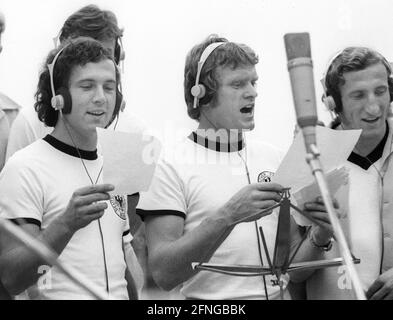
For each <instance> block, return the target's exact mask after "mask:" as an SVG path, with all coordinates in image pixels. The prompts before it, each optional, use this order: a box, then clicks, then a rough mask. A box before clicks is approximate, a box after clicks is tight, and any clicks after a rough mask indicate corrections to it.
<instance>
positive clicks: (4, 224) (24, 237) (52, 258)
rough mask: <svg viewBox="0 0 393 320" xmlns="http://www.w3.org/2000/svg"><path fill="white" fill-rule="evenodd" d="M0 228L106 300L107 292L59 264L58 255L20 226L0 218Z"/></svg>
mask: <svg viewBox="0 0 393 320" xmlns="http://www.w3.org/2000/svg"><path fill="white" fill-rule="evenodd" d="M0 229H2V230H3V231H5V232H7V233H8V234H9V235H10V236H12V237H13V238H14V239H16V240H18V241H20V242H22V243H23V244H24V245H26V246H27V247H28V248H30V249H31V250H32V251H34V252H35V253H36V254H37V255H38V256H40V257H41V258H42V259H44V260H45V261H46V262H48V263H49V264H50V265H53V266H56V267H57V268H59V270H60V271H62V272H63V273H64V274H65V275H66V276H67V277H68V278H69V279H70V280H72V281H74V282H75V283H76V284H78V285H79V286H80V287H82V288H84V289H85V290H87V291H88V292H89V293H90V294H92V295H93V296H94V297H95V298H96V299H99V300H108V299H109V297H108V293H106V292H105V291H103V290H102V289H101V288H99V287H97V285H96V284H94V283H92V282H91V281H90V280H89V279H86V278H85V277H83V276H82V275H81V274H80V273H79V272H77V271H76V270H75V269H72V268H71V267H69V266H66V265H64V264H61V263H60V262H59V261H58V260H57V258H58V255H57V254H56V253H55V252H54V251H53V250H51V249H50V248H49V247H47V246H46V245H45V244H43V243H41V242H40V241H39V240H37V239H35V238H34V237H32V236H31V235H30V234H28V233H27V232H25V231H24V230H23V229H22V228H20V227H17V226H15V225H14V224H13V223H12V222H10V221H8V220H5V219H0Z"/></svg>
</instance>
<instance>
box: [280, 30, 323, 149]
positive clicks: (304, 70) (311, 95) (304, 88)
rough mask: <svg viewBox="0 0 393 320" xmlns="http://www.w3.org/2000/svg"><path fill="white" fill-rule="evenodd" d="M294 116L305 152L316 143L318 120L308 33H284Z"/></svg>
mask: <svg viewBox="0 0 393 320" xmlns="http://www.w3.org/2000/svg"><path fill="white" fill-rule="evenodd" d="M284 42H285V50H286V52H287V59H288V72H289V77H290V80H291V87H292V95H293V101H294V104H295V111H296V118H297V123H298V125H299V127H300V128H301V129H302V132H303V136H304V143H305V145H306V151H307V153H309V152H310V146H311V145H312V144H314V145H316V136H315V126H316V124H317V122H318V116H317V108H316V99H315V87H314V76H313V65H312V60H311V47H310V35H309V34H308V33H287V34H285V35H284Z"/></svg>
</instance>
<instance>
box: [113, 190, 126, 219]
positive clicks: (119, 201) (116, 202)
mask: <svg viewBox="0 0 393 320" xmlns="http://www.w3.org/2000/svg"><path fill="white" fill-rule="evenodd" d="M110 202H111V205H112V208H113V211H114V212H115V213H116V214H117V215H118V216H119V217H120V218H121V219H123V220H126V212H127V199H126V197H125V196H123V195H115V196H112V197H111V199H110Z"/></svg>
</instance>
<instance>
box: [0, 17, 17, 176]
mask: <svg viewBox="0 0 393 320" xmlns="http://www.w3.org/2000/svg"><path fill="white" fill-rule="evenodd" d="M4 30H5V17H4V14H3V13H2V12H1V11H0V53H1V52H2V51H3V45H2V42H1V36H2V34H3V32H4ZM19 109H20V106H19V105H18V104H16V103H15V102H14V101H12V100H11V99H10V98H9V97H7V96H6V95H5V94H3V93H1V92H0V170H1V169H2V168H3V166H4V163H5V157H6V150H7V143H8V136H9V132H10V126H11V124H12V122H13V120H14V119H15V117H16V115H17V114H18V112H19Z"/></svg>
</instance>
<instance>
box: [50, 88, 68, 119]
mask: <svg viewBox="0 0 393 320" xmlns="http://www.w3.org/2000/svg"><path fill="white" fill-rule="evenodd" d="M56 93H57V94H56V95H55V96H54V97H52V99H51V104H52V107H53V108H54V109H55V110H62V113H63V114H69V113H71V109H72V98H71V94H70V92H69V90H68V89H67V88H64V87H61V88H59V89H58V90H57V92H56Z"/></svg>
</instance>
